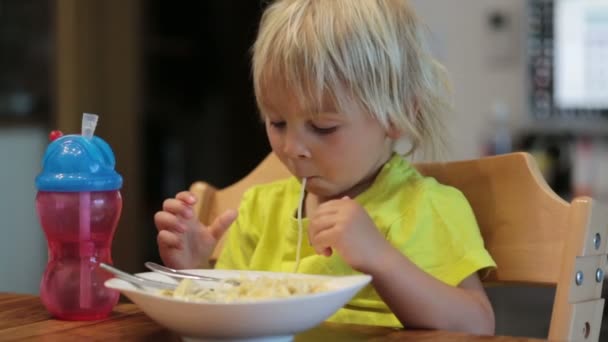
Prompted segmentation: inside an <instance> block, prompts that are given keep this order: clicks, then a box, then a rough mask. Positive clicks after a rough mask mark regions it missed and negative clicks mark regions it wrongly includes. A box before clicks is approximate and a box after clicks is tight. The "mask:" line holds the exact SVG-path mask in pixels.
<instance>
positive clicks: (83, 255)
mask: <svg viewBox="0 0 608 342" xmlns="http://www.w3.org/2000/svg"><path fill="white" fill-rule="evenodd" d="M97 118H98V116H97V115H95V114H89V113H83V114H82V126H81V134H82V136H83V137H84V138H85V139H92V138H93V134H94V133H95V127H96V126H97ZM79 230H80V242H81V245H80V246H81V247H80V307H81V308H90V307H91V280H92V279H91V278H92V274H91V271H92V269H91V268H90V267H89V261H90V258H91V255H90V254H91V250H92V248H90V245H91V192H90V191H82V192H80V211H79Z"/></svg>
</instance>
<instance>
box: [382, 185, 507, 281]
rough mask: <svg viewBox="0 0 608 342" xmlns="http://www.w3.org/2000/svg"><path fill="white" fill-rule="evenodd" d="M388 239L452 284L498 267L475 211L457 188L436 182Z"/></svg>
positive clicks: (436, 275) (426, 268)
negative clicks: (481, 231)
mask: <svg viewBox="0 0 608 342" xmlns="http://www.w3.org/2000/svg"><path fill="white" fill-rule="evenodd" d="M388 240H389V241H391V243H392V244H393V246H395V247H396V248H397V249H399V250H400V251H401V252H402V253H403V254H404V255H405V256H406V257H408V258H409V259H410V260H411V261H412V262H414V263H415V264H416V265H417V266H418V267H420V268H421V269H422V270H424V271H425V272H427V273H429V274H431V275H432V276H434V277H435V278H437V279H439V280H441V281H443V282H444V283H446V284H448V285H452V286H457V285H458V284H460V282H462V281H463V280H464V279H465V278H466V277H468V276H470V275H471V274H473V273H475V272H478V271H481V270H488V269H491V268H494V267H496V263H495V262H494V260H493V259H492V257H491V256H490V254H489V252H488V251H487V250H486V249H485V246H484V241H483V238H482V236H481V233H480V231H479V227H478V225H477V221H476V220H475V215H474V213H473V210H472V209H471V206H470V205H469V203H468V201H467V200H466V198H465V197H464V195H463V194H462V193H461V192H460V191H459V190H457V189H455V188H453V187H449V186H445V185H441V184H438V183H435V185H434V186H432V187H427V190H426V191H425V192H424V194H423V195H421V196H419V198H418V199H417V201H416V204H415V205H414V206H413V207H411V208H409V210H406V211H405V214H404V216H402V217H401V219H399V220H397V221H396V222H395V223H394V224H393V225H391V227H390V229H389V232H388Z"/></svg>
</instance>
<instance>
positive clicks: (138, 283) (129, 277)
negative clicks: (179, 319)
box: [99, 262, 177, 290]
mask: <svg viewBox="0 0 608 342" xmlns="http://www.w3.org/2000/svg"><path fill="white" fill-rule="evenodd" d="M99 267H101V268H103V269H104V270H106V271H108V272H110V273H112V274H113V275H115V276H116V278H119V279H122V280H124V281H126V282H128V283H131V284H133V285H134V286H135V287H137V288H139V289H141V290H145V287H146V286H147V287H154V288H158V289H167V290H175V288H176V287H177V284H171V283H165V282H163V281H158V280H152V279H147V278H144V277H140V276H138V275H135V274H130V273H127V272H125V271H121V270H119V269H118V268H116V267H113V266H110V265H108V264H106V263H103V262H100V263H99Z"/></svg>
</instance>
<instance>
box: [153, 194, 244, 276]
mask: <svg viewBox="0 0 608 342" xmlns="http://www.w3.org/2000/svg"><path fill="white" fill-rule="evenodd" d="M195 203H196V197H195V196H194V195H193V194H192V193H190V192H188V191H183V192H180V193H178V194H177V195H176V196H175V198H169V199H166V200H165V201H164V202H163V210H162V211H159V212H157V213H156V214H155V215H154V223H155V224H156V228H157V229H158V236H157V242H158V250H159V252H160V257H161V259H162V260H163V263H164V264H165V265H167V266H169V267H173V268H177V269H183V268H196V267H200V266H201V263H202V266H203V267H204V266H205V265H206V264H207V263H208V260H209V257H210V256H211V253H212V252H213V248H214V247H215V245H216V243H217V241H218V240H219V238H220V237H221V236H222V234H223V233H224V232H225V231H226V229H228V227H230V225H231V224H232V222H233V221H234V220H235V219H236V216H237V212H236V211H235V210H227V211H226V212H224V213H223V214H222V215H220V216H218V217H217V218H216V219H215V221H213V223H212V224H211V225H209V226H208V227H206V226H205V225H203V224H202V223H201V222H200V221H199V220H198V218H196V217H195V216H194V211H193V209H192V206H193V205H194V204H195Z"/></svg>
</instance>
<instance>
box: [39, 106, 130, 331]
mask: <svg viewBox="0 0 608 342" xmlns="http://www.w3.org/2000/svg"><path fill="white" fill-rule="evenodd" d="M96 122H97V116H96V115H93V114H85V116H84V117H83V130H82V134H81V135H65V136H61V137H58V138H56V139H54V140H53V141H52V142H51V143H50V144H49V146H48V147H47V150H46V152H45V155H44V158H43V161H42V172H41V173H40V174H39V175H38V176H37V177H36V187H37V189H38V193H37V195H36V211H37V213H38V218H39V220H40V224H41V225H42V227H43V229H44V233H45V235H46V238H47V242H48V249H49V260H48V264H47V266H46V270H45V272H44V276H43V278H42V282H41V284H40V297H41V299H42V303H43V304H44V306H45V307H46V308H47V310H48V311H49V312H50V313H51V314H52V315H53V316H55V317H57V318H59V319H66V320H94V319H100V318H103V317H106V316H108V315H109V313H110V312H111V311H112V308H113V307H114V305H116V303H117V302H118V297H119V293H118V292H116V291H115V290H112V289H108V288H106V287H105V286H104V282H105V281H106V280H107V279H109V278H111V275H110V274H108V273H107V272H105V271H103V270H102V269H100V268H99V267H98V265H99V263H100V262H104V263H108V264H111V263H112V258H111V255H110V251H111V246H112V239H113V236H114V232H115V230H116V225H117V223H118V219H119V217H120V212H121V210H122V197H121V195H120V191H119V190H120V188H121V186H122V177H121V176H120V175H119V174H118V173H117V172H116V171H115V170H114V166H115V159H114V154H113V152H112V149H111V148H110V146H109V145H108V144H107V143H106V142H105V141H103V140H102V139H101V138H99V137H96V136H94V135H93V132H94V130H95V125H96ZM53 138H54V137H52V138H51V139H53Z"/></svg>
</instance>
